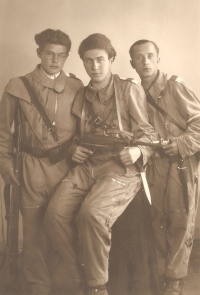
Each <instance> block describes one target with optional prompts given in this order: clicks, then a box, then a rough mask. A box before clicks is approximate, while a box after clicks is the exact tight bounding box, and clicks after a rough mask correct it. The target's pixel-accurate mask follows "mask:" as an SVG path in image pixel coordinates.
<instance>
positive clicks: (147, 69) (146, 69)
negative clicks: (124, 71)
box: [143, 68, 151, 71]
mask: <svg viewBox="0 0 200 295" xmlns="http://www.w3.org/2000/svg"><path fill="white" fill-rule="evenodd" d="M143 71H151V68H144V69H143Z"/></svg>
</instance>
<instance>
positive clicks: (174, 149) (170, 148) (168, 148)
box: [163, 137, 179, 157]
mask: <svg viewBox="0 0 200 295" xmlns="http://www.w3.org/2000/svg"><path fill="white" fill-rule="evenodd" d="M169 140H170V143H169V144H167V145H165V146H163V150H164V152H165V154H166V155H169V156H170V157H172V156H175V155H178V154H179V149H178V145H177V143H176V138H174V137H172V138H169Z"/></svg>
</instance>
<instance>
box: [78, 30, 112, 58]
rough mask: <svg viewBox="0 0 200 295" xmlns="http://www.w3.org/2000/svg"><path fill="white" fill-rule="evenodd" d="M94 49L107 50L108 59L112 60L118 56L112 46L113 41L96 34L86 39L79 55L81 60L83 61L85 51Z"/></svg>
mask: <svg viewBox="0 0 200 295" xmlns="http://www.w3.org/2000/svg"><path fill="white" fill-rule="evenodd" d="M92 49H101V50H105V51H106V52H107V53H108V58H109V59H110V58H112V57H114V58H115V56H116V55H117V53H116V51H115V49H114V47H113V46H112V44H111V41H110V40H109V39H108V38H107V37H106V36H105V35H102V34H99V33H96V34H92V35H89V36H88V37H87V38H86V39H84V40H83V41H82V42H81V44H80V46H79V49H78V54H79V55H80V58H81V59H83V54H84V52H85V51H88V50H92Z"/></svg>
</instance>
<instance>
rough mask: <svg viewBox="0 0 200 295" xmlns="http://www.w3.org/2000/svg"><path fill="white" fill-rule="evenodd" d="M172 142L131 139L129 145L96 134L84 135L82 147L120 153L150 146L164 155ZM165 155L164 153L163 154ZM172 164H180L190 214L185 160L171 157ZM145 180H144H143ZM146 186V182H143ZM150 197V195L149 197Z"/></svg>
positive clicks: (186, 207) (122, 140)
mask: <svg viewBox="0 0 200 295" xmlns="http://www.w3.org/2000/svg"><path fill="white" fill-rule="evenodd" d="M170 142H171V141H170V140H169V139H167V140H164V139H162V138H161V139H160V140H156V141H148V142H145V141H140V140H137V139H134V138H133V139H131V140H130V144H129V145H128V144H127V143H126V142H125V141H124V139H123V138H121V137H109V136H105V135H100V136H98V135H94V134H91V133H89V134H84V135H83V137H82V138H81V141H80V145H81V146H83V147H85V148H87V149H89V150H92V151H95V150H113V151H116V152H117V151H118V152H120V151H121V150H123V149H124V148H125V147H127V146H140V145H141V146H150V147H155V148H157V149H160V152H161V153H162V152H163V150H162V148H163V146H165V145H167V144H169V143H170ZM163 155H164V152H163ZM165 157H167V155H165ZM169 158H170V160H171V162H178V170H179V174H180V179H181V183H182V186H183V196H184V202H185V209H186V212H187V213H188V212H189V200H188V189H187V167H186V165H185V160H184V158H183V157H182V156H181V155H176V156H173V157H169ZM136 164H137V165H139V163H137V162H136ZM139 168H140V172H144V170H142V167H141V165H139ZM141 176H142V177H143V174H142V173H141ZM143 180H144V179H143ZM143 184H144V181H143ZM147 197H148V195H147ZM148 199H149V202H150V203H151V200H150V196H149V197H148Z"/></svg>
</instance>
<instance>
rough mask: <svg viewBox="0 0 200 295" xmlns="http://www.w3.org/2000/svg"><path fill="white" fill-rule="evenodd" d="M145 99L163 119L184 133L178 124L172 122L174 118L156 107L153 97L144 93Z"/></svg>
mask: <svg viewBox="0 0 200 295" xmlns="http://www.w3.org/2000/svg"><path fill="white" fill-rule="evenodd" d="M146 98H147V102H148V103H149V104H151V105H152V106H153V107H154V108H155V109H156V110H157V111H158V112H159V113H161V114H162V115H163V117H165V118H166V119H167V120H168V121H170V122H171V123H172V124H174V125H176V127H178V128H179V129H180V130H182V131H185V129H184V128H183V127H182V126H181V125H180V124H179V123H178V122H176V121H175V120H174V118H172V117H171V116H170V115H169V114H168V113H166V112H165V110H163V109H162V108H161V107H160V106H159V105H157V103H156V102H155V101H154V99H153V97H152V96H151V94H150V93H149V92H148V93H146Z"/></svg>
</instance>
